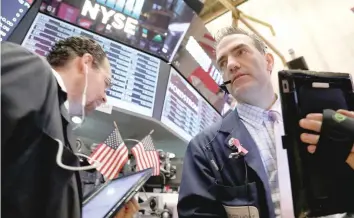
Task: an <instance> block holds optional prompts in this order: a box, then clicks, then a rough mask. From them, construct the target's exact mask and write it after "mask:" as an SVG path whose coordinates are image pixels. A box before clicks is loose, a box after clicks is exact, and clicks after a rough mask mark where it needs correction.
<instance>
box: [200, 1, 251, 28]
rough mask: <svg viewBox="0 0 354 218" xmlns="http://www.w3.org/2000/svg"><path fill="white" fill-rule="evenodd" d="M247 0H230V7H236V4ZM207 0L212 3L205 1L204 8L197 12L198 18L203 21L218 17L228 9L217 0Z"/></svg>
mask: <svg viewBox="0 0 354 218" xmlns="http://www.w3.org/2000/svg"><path fill="white" fill-rule="evenodd" d="M246 1H248V0H235V1H231V3H230V4H231V5H232V7H234V8H236V7H237V6H239V5H241V4H243V3H245V2H246ZM207 2H212V3H209V4H208V3H207V4H205V8H204V10H203V11H202V12H201V13H200V14H199V16H200V18H201V19H202V20H203V21H204V23H205V24H206V23H209V22H211V21H212V20H214V19H216V18H218V17H220V16H221V15H223V14H225V13H226V12H228V11H229V9H228V8H226V7H225V6H224V5H223V4H221V3H220V1H218V0H210V1H207Z"/></svg>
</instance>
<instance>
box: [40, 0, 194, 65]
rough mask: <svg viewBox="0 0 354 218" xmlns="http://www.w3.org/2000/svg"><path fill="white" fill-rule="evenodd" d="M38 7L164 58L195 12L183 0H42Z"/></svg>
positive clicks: (171, 52)
mask: <svg viewBox="0 0 354 218" xmlns="http://www.w3.org/2000/svg"><path fill="white" fill-rule="evenodd" d="M40 11H41V12H43V13H46V14H49V15H51V16H55V17H57V18H59V19H62V20H65V21H67V22H70V23H72V24H74V25H77V26H81V27H83V28H85V29H89V30H91V31H92V32H95V33H99V34H101V35H104V36H106V37H108V38H111V39H113V40H115V41H119V42H123V43H126V44H128V45H131V46H133V47H135V48H138V49H142V50H144V51H146V52H148V53H151V54H153V55H157V56H159V57H161V58H162V59H164V60H167V61H168V62H170V61H171V60H172V58H173V56H174V54H175V53H176V50H177V48H178V47H179V44H180V43H181V41H182V39H183V37H184V35H185V33H186V31H187V30H188V27H189V25H190V22H191V20H192V19H193V17H194V16H195V13H194V12H193V10H192V9H191V8H190V7H188V6H187V5H186V4H185V3H184V1H183V0H166V1H165V0H43V2H42V5H41V7H40Z"/></svg>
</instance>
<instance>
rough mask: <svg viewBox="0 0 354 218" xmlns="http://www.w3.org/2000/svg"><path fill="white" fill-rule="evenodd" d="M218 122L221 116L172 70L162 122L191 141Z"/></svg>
mask: <svg viewBox="0 0 354 218" xmlns="http://www.w3.org/2000/svg"><path fill="white" fill-rule="evenodd" d="M218 120H221V116H220V114H219V113H218V112H217V111H216V110H215V109H214V108H213V107H212V106H211V105H210V104H209V103H208V102H207V101H206V100H205V99H204V98H203V97H202V96H201V95H200V94H199V93H198V92H197V91H196V90H195V89H194V88H193V87H192V86H191V85H190V84H189V83H188V82H187V81H186V79H184V78H183V77H182V76H181V75H179V73H178V72H177V71H176V70H175V69H173V68H171V73H170V78H169V82H168V86H167V90H166V97H165V102H164V106H163V110H162V116H161V122H162V123H163V124H165V125H166V126H168V127H170V128H171V129H172V130H173V131H175V132H177V133H178V134H179V135H180V136H181V137H183V138H184V139H185V140H187V141H189V140H191V139H192V138H193V137H194V136H195V135H196V134H198V133H199V132H200V131H202V130H203V129H205V128H206V127H208V126H210V125H211V124H213V123H215V122H217V121H218Z"/></svg>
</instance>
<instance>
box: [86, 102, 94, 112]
mask: <svg viewBox="0 0 354 218" xmlns="http://www.w3.org/2000/svg"><path fill="white" fill-rule="evenodd" d="M95 109H96V104H94V103H92V104H88V105H86V107H85V113H86V114H88V113H91V112H92V111H94V110H95Z"/></svg>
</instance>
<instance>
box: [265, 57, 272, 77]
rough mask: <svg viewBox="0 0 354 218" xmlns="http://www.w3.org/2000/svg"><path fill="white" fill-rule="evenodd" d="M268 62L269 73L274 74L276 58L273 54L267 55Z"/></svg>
mask: <svg viewBox="0 0 354 218" xmlns="http://www.w3.org/2000/svg"><path fill="white" fill-rule="evenodd" d="M265 57H266V61H267V71H269V72H272V70H273V66H274V56H273V55H272V54H271V53H267V54H265Z"/></svg>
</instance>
